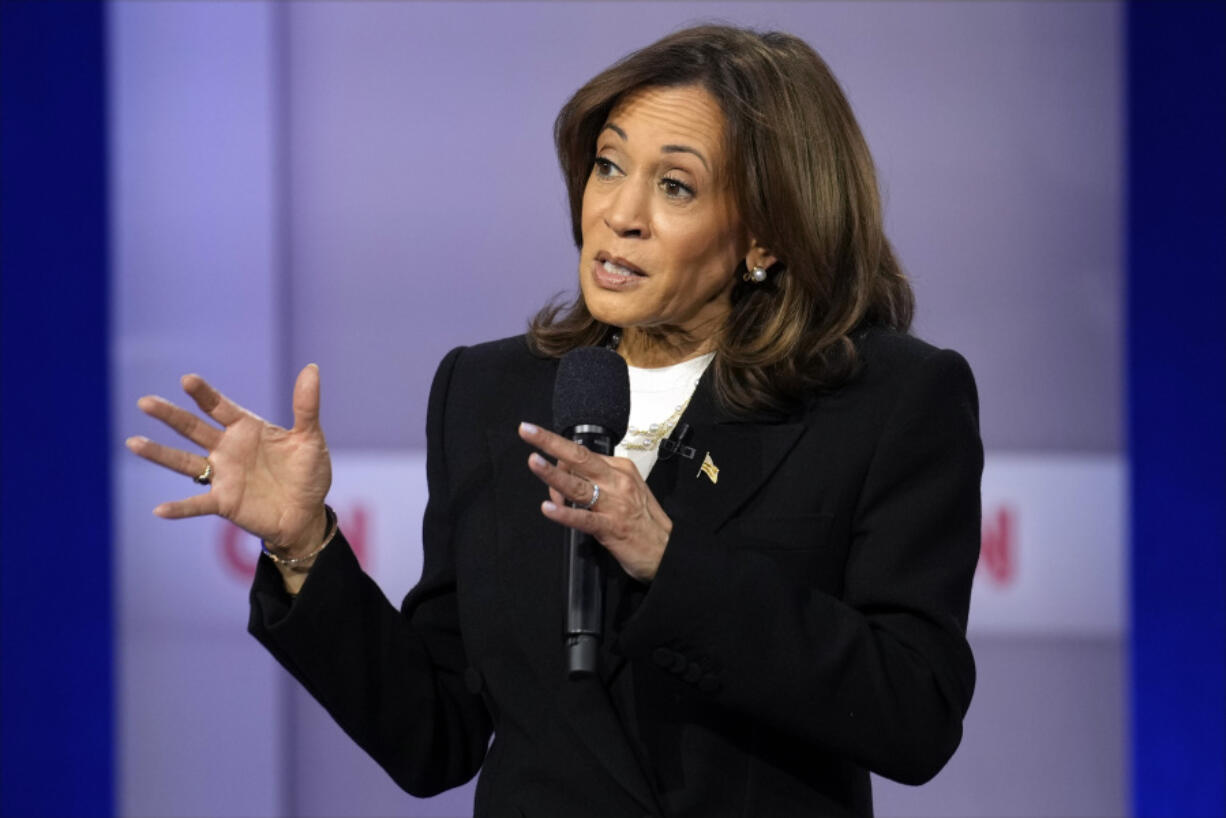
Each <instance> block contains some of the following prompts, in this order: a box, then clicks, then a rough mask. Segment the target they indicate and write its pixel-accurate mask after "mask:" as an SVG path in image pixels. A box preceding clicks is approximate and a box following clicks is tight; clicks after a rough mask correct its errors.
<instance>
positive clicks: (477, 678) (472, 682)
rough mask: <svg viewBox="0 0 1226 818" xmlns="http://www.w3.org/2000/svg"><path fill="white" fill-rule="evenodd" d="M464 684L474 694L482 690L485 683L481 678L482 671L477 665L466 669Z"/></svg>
mask: <svg viewBox="0 0 1226 818" xmlns="http://www.w3.org/2000/svg"><path fill="white" fill-rule="evenodd" d="M464 686H465V687H467V688H468V692H469V693H471V694H473V695H474V696H476V695H477V694H479V693H480V692H481V688H482V687H483V686H484V683H483V681H482V679H481V673H480V672H479V671H478V670H477V669H476V668H475V667H470V668H468V669H466V670H465V671H464Z"/></svg>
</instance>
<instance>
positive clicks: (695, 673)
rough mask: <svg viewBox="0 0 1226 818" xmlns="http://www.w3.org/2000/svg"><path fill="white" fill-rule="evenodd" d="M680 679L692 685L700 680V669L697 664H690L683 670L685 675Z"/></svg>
mask: <svg viewBox="0 0 1226 818" xmlns="http://www.w3.org/2000/svg"><path fill="white" fill-rule="evenodd" d="M681 678H682V679H685V680H686V681H687V682H689V683H690V684H693V683H694V682H697V681H698V680H699V679H701V678H702V668H701V667H699V665H698V663H697V662H690V666H689V667H687V668H686V669H685V675H684V676H682V677H681Z"/></svg>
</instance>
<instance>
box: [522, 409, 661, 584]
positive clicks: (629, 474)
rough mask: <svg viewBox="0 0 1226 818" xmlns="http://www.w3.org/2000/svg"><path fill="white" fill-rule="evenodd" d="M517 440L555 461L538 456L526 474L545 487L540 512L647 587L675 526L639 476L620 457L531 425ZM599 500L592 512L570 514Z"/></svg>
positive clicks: (526, 425)
mask: <svg viewBox="0 0 1226 818" xmlns="http://www.w3.org/2000/svg"><path fill="white" fill-rule="evenodd" d="M519 436H520V437H521V438H523V439H524V440H525V441H526V442H528V443H530V444H531V445H533V446H535V447H536V448H538V449H540V450H541V451H542V452H544V453H545V454H547V455H549V456H551V457H553V458H555V459H556V460H557V463H556V464H551V463H550V462H549V461H548V460H546V459H545V458H543V457H541V456H540V455H539V454H537V453H536V452H533V453H532V455H531V456H530V457H529V458H528V468H529V469H531V470H532V473H533V474H535V475H536V476H537V477H539V478H540V479H541V482H543V483H544V484H545V485H547V486H549V498H550V499H549V500H546V501H545V502H543V503H541V512H542V513H543V514H544V515H545V516H546V517H548V518H549V519H551V520H553V521H554V522H555V523H560V524H562V525H564V526H569V527H570V528H575V529H578V530H579V531H585V532H587V533H588V534H591V535H592V536H593V537H595V538H596V540H597V541H599V542H600V544H601V545H603V546H604V547H605V548H607V549H608V551H609V553H610V554H612V555H613V558H614V559H616V560H617V562H618V563H619V564H620V565H621V567H622V569H623V570H624V571H625V572H626V573H627V574H629V575H630V576H632V577H634V578H635V579H637V580H638V581H640V582H650V581H651V580H652V579H653V578H655V575H656V569H657V568H659V566H660V559H661V558H662V557H663V556H664V548H665V546H667V545H668V535H669V534H670V533H671V532H672V530H673V521H672V520H670V519H669V518H668V515H667V514H665V513H664V509H662V508H661V507H660V504H659V503H658V502H657V501H656V498H655V495H653V494H652V493H651V489H649V488H647V484H646V483H645V482H643V478H642V477H641V476H640V475H639V471H638V469H637V468H635V465H634V463H633V462H631V461H630V460H627V459H626V458H624V457H609V456H607V455H602V454H597V453H596V452H593V451H591V450H589V449H585V448H584V447H582V446H580V445H579V444H578V443H575V442H573V441H570V440H567V439H566V438H564V437H562V436H561V435H556V434H554V433H553V432H550V431H549V430H548V429H542V428H540V427H538V426H533V425H532V424H531V423H521V424H520V425H519ZM593 486H600V495H599V497H597V499H596V502H595V503H593V504H592V506H591V508H589V509H583V508H571V507H569V506H567V505H566V502H567V501H570V502H573V503H578V504H579V505H581V506H582V505H584V504H586V503H588V502H590V501H591V500H592V495H593V494H594V493H595V489H594V488H593Z"/></svg>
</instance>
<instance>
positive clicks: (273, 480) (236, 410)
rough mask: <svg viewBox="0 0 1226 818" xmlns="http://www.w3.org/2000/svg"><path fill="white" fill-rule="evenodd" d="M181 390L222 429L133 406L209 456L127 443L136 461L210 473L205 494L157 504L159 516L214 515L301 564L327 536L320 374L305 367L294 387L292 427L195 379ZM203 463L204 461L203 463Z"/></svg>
mask: <svg viewBox="0 0 1226 818" xmlns="http://www.w3.org/2000/svg"><path fill="white" fill-rule="evenodd" d="M182 384H183V391H184V392H186V393H187V394H188V395H190V396H191V398H192V399H193V400H194V401H195V402H196V405H197V406H198V407H200V410H201V411H202V412H204V414H206V415H208V416H209V417H211V418H212V419H213V420H215V421H217V422H218V423H220V424H221V425H222V428H220V429H218V428H217V427H216V426H214V425H212V424H210V423H208V422H206V421H205V420H203V419H202V418H200V417H198V416H197V415H196V414H194V413H192V412H189V411H187V410H186V409H181V408H179V407H178V406H175V405H174V404H173V403H171V402H170V401H168V400H165V399H163V398H160V397H157V396H155V395H146V396H145V397H143V398H141V399H140V400H139V401H137V406H139V407H140V409H141V411H142V412H144V413H145V414H147V415H151V416H152V417H155V418H157V419H158V420H160V421H162V422H163V423H165V424H166V425H167V426H169V427H170V428H172V429H174V430H175V431H176V432H178V433H179V434H180V435H182V436H183V437H185V438H187V439H188V440H190V441H191V442H192V443H195V444H196V445H197V446H200V447H201V448H203V449H204V450H205V451H206V454H204V455H200V454H193V453H191V452H187V451H184V450H182V449H176V448H172V447H170V446H164V445H162V444H160V443H155V442H154V441H152V440H150V439H149V438H147V437H130V438H128V440H127V441H126V442H127V446H128V448H129V449H131V450H132V451H133V452H135V453H136V454H138V455H140V456H141V457H143V458H145V459H146V460H151V461H153V462H154V463H157V464H158V465H160V466H165V467H166V468H168V469H170V470H171V471H175V472H178V473H179V474H182V475H185V476H187V477H192V478H195V477H197V476H199V475H201V474H203V473H204V470H205V467H206V466H207V465H209V464H211V465H212V467H213V472H212V478H211V481H210V483H209V486H208V490H207V491H205V492H204V493H203V494H197V495H195V496H194V497H188V498H186V499H183V500H175V501H172V502H169V503H162V504H161V505H159V506H158V507H157V508H155V509H154V510H153V513H154V514H156V515H158V516H159V517H165V518H167V519H179V518H182V517H199V516H202V515H205V514H216V515H218V516H220V517H224V518H225V519H227V520H229V521H231V522H232V523H234V524H235V525H237V526H239V527H240V528H242V529H244V530H246V531H248V532H250V533H251V534H254V535H255V536H257V537H259V538H260V539H262V540H264V541H265V543H267V545H268V547H269V548H270V549H272V550H274V551H276V552H277V553H278V554H280V555H282V556H285V557H290V558H293V557H301V556H304V555H306V554H309V553H310V552H311V551H313V550H314V549H316V548H318V547H319V544H320V543H321V542H323V538H324V536H325V530H324V529H325V527H326V525H327V516H326V513H325V511H324V498H325V497H326V496H327V494H328V489H329V487H330V486H331V485H332V461H331V459H330V458H329V456H328V446H327V444H326V443H325V442H324V433H323V429H322V428H320V425H319V367H317V366H316V365H315V364H308V365H307V366H306V367H305V368H303V370H302V371H301V372H299V373H298V379H297V381H296V382H295V383H294V399H293V404H294V428H292V429H283V428H281V427H280V426H276V425H274V424H272V423H269V422H268V421H266V420H264V419H263V418H261V417H259V416H258V415H256V414H254V413H252V412H249V411H247V410H246V409H244V408H243V407H241V406H239V405H238V404H237V403H235V402H234V401H232V400H230V399H229V398H227V397H226V396H225V395H222V394H221V393H220V392H218V391H217V390H216V389H214V388H213V387H211V386H209V384H208V383H207V382H205V380H204V378H201V377H200V376H199V375H184V376H183V378H182ZM206 458H207V460H206Z"/></svg>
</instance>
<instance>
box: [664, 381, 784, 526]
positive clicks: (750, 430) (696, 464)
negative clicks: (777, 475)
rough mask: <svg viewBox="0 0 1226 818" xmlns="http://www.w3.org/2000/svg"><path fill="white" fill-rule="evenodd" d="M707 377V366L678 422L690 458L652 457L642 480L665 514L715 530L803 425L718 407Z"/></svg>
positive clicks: (746, 497)
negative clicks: (684, 428) (683, 426)
mask: <svg viewBox="0 0 1226 818" xmlns="http://www.w3.org/2000/svg"><path fill="white" fill-rule="evenodd" d="M712 376H713V373H712V370H711V369H708V370H707V371H706V373H704V374H703V376H702V380H701V381H699V384H698V388H697V389H695V391H694V397H693V398H691V400H690V405H689V407H687V409H686V411H685V413H684V414H683V415H682V417H681V419H680V420H679V421H678V427H680V426H681V424H688V425H689V427H690V432H689V434H688V436H687V438H686V445H687V446H689V447H691V448H692V449H693V458H692V459H691V458H686V457H683V456H681V455H675V456H673V457H671V458H669V459H668V460H664V461H659V462H657V463H656V465H655V467H654V468H653V469H652V470H651V474H650V476H649V477H648V480H647V485H648V486H649V487H650V488H651V490H652V492H653V493H654V494H655V496H656V499H657V500H659V501H660V505H661V506H663V507H664V510H665V512H667V513H668V514H669V515H670V516H681V517H685V518H687V519H690V520H695V521H700V522H701V523H702V525H703V527H704V528H708V529H710V530H711V531H715V530H717V529H719V528H720V527H721V526H722V525H723V524H724V523H725V522H727V521H728V519H729V518H730V517H732V516H733V515H734V514H736V512H737V511H739V510H740V509H741V507H742V506H743V505H744V504H745V502H746V501H747V500H749V498H750V497H752V496H753V495H754V494H755V493H756V492H757V490H758V489H759V488H761V486H762V485H763V484H764V483H765V482H766V481H767V479H768V478H769V477H770V476H771V474H773V473H774V471H775V469H776V468H777V467H778V466H779V464H780V463H781V462H782V461H783V459H784V457H785V456H786V455H787V453H788V452H789V451H791V450H792V447H793V446H795V445H796V441H797V440H799V439H800V435H801V432H803V431H804V425H803V424H801V423H796V422H788V420H787V419H786V418H784V417H782V416H779V415H771V414H768V413H758V414H754V415H750V416H747V417H736V416H733V415H731V414H729V413H728V412H727V411H725V410H724V409H723V408H722V407H721V406H719V403H718V401H717V399H716V396H715V388H714V384H713V383H712ZM687 453H688V452H687Z"/></svg>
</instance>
